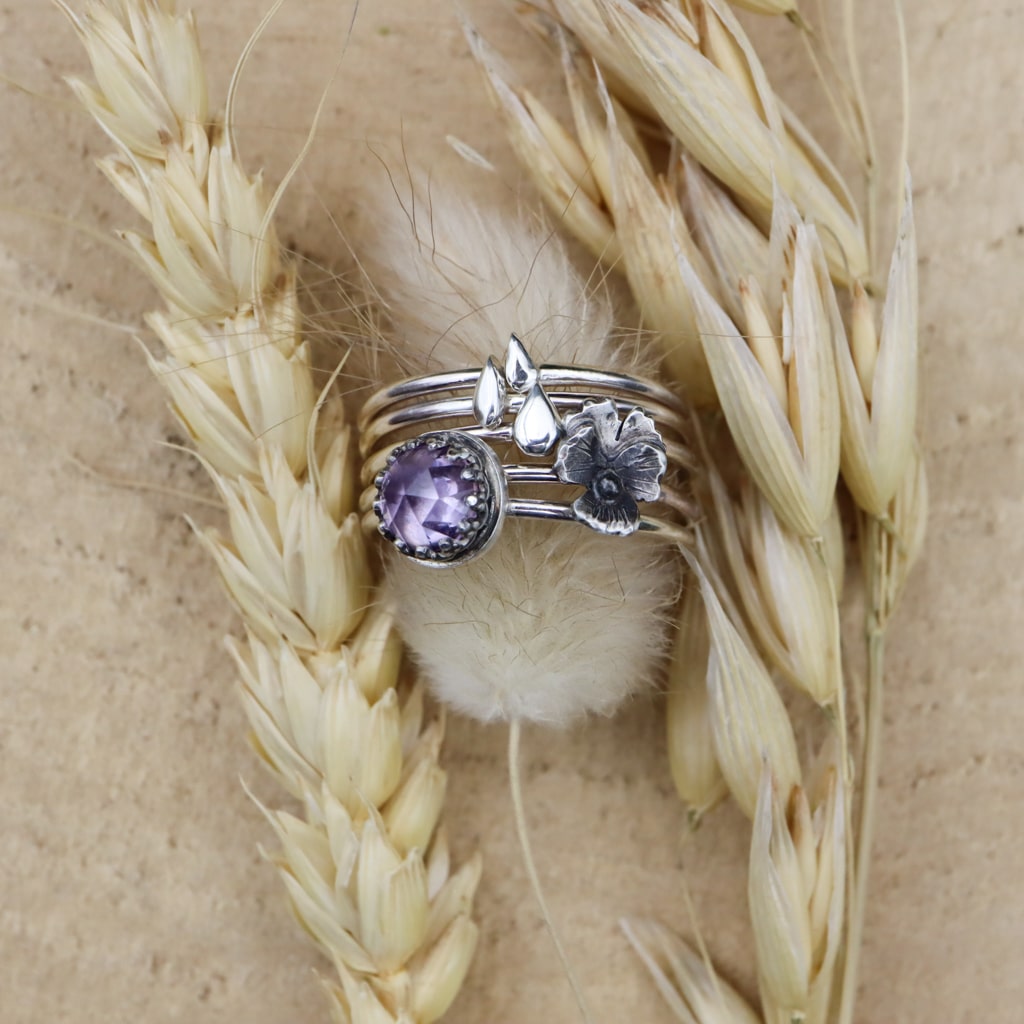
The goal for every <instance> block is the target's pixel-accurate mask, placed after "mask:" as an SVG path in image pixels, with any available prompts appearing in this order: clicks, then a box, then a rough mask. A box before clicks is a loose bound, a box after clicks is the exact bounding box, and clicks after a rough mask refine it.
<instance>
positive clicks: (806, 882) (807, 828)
mask: <svg viewBox="0 0 1024 1024" xmlns="http://www.w3.org/2000/svg"><path fill="white" fill-rule="evenodd" d="M819 788H820V789H821V790H822V792H821V793H820V794H817V796H818V800H817V801H816V803H815V804H813V805H812V804H811V803H810V802H809V801H808V796H807V794H806V793H804V791H803V790H802V789H801V788H800V787H796V788H795V789H792V790H788V791H787V790H785V789H784V788H783V787H781V786H779V785H777V784H776V782H775V780H774V779H773V776H772V772H771V770H770V769H769V768H768V767H767V765H765V768H764V771H763V773H762V777H761V784H760V787H759V790H758V798H757V812H756V814H755V816H754V831H753V837H752V840H751V846H750V872H749V875H748V879H747V895H748V901H749V905H750V918H751V923H752V925H753V930H754V940H755V944H756V947H757V964H758V980H759V984H760V989H761V1002H762V1009H763V1012H764V1017H765V1022H766V1024H792V1022H793V1021H806V1022H807V1024H825V1020H826V1014H827V1011H828V1006H829V996H830V993H831V986H832V974H833V968H834V966H835V961H836V955H837V953H838V951H839V943H840V937H841V930H842V921H843V909H844V900H845V885H846V875H845V856H846V854H845V841H846V837H845V808H844V799H845V797H844V792H843V786H842V781H841V778H840V773H839V771H838V769H837V768H836V767H835V766H834V765H830V766H829V767H828V768H827V769H826V771H825V772H824V778H823V780H822V783H821V785H820V786H819Z"/></svg>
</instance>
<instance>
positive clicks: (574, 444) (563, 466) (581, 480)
mask: <svg viewBox="0 0 1024 1024" xmlns="http://www.w3.org/2000/svg"><path fill="white" fill-rule="evenodd" d="M573 419H575V417H573ZM597 457H598V444H597V434H596V430H595V428H594V425H593V424H592V423H587V424H585V425H584V427H583V429H582V430H580V431H578V432H576V433H574V434H572V435H571V436H569V437H567V438H566V439H565V440H564V441H562V443H561V444H560V445H559V446H558V455H557V457H556V458H555V472H556V473H557V474H558V479H559V480H561V481H562V483H566V484H582V485H583V486H584V487H586V486H587V485H588V484H589V483H590V481H591V480H593V479H594V471H595V469H596V468H597V461H596V460H597Z"/></svg>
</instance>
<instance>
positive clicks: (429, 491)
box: [359, 335, 693, 566]
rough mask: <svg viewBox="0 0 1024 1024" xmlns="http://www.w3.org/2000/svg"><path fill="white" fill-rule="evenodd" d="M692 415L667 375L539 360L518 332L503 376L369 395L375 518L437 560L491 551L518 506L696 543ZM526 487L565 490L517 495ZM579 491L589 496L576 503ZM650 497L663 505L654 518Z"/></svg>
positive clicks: (411, 384)
mask: <svg viewBox="0 0 1024 1024" xmlns="http://www.w3.org/2000/svg"><path fill="white" fill-rule="evenodd" d="M549 388H550V389H552V390H550V391H549V390H548V389H549ZM555 388H557V389H559V390H557V391H555V390H553V389H555ZM567 388H568V389H573V390H568V391H567V390H564V389H567ZM467 392H468V393H467ZM638 399H642V400H643V402H644V404H643V406H640V405H639V404H638V403H637V400H638ZM684 425H685V419H684V412H683V408H682V405H681V403H680V401H679V399H678V398H676V396H675V395H673V394H672V392H670V391H669V390H668V389H666V388H664V387H662V386H661V385H659V384H656V383H653V382H651V381H646V380H642V379H640V378H637V377H630V376H628V375H626V374H617V373H609V372H607V371H603V370H594V369H589V368H586V367H575V366H568V367H566V366H541V367H537V366H535V364H534V363H533V360H532V359H531V358H530V356H529V354H528V353H527V352H526V349H525V348H524V347H523V345H522V342H520V341H519V339H518V338H517V337H516V336H515V335H512V337H511V340H510V342H509V346H508V350H507V352H506V356H505V366H504V373H502V372H501V371H499V369H498V367H497V366H496V365H495V363H494V360H492V359H488V360H487V363H486V365H485V366H484V367H483V368H481V369H477V370H458V371H454V372H449V373H440V374H431V375H428V376H424V377H417V378H411V379H409V380H404V381H401V382H399V383H397V384H394V385H391V386H389V387H387V388H384V389H382V390H381V391H379V392H377V394H375V395H374V396H373V397H372V398H370V399H369V401H368V402H367V403H366V405H365V406H364V407H363V410H362V413H361V416H360V420H359V428H360V452H361V455H362V458H363V471H362V484H363V487H364V490H363V492H362V494H361V496H360V508H361V510H362V511H363V514H364V515H363V522H364V525H365V526H366V527H367V529H372V528H374V527H375V528H376V529H377V530H378V531H379V532H380V533H381V534H383V536H384V537H386V538H387V539H388V540H390V541H391V542H392V543H393V544H394V545H395V547H396V548H398V550H399V551H401V552H402V553H403V554H405V555H408V556H409V557H411V558H414V559H415V560H416V561H418V562H421V563H423V564H427V565H434V566H445V565H454V564H458V563H461V562H464V561H467V560H468V559H470V558H473V557H476V556H477V555H479V554H481V553H483V552H484V551H485V550H486V549H487V548H488V547H489V546H490V544H492V543H493V542H494V540H495V539H496V537H497V535H498V533H499V532H500V528H501V524H502V522H503V521H504V519H505V517H506V516H514V517H522V518H531V519H545V520H554V521H561V522H577V523H581V524H584V525H586V526H588V527H590V528H591V529H593V530H596V531H598V532H600V533H603V534H610V535H621V536H626V535H630V534H633V533H637V532H656V533H660V534H662V535H664V536H666V537H667V538H670V539H672V540H675V541H679V542H685V541H686V539H687V534H686V530H685V523H686V522H687V521H688V520H689V519H691V518H692V516H693V507H692V505H691V504H690V503H689V502H688V501H687V500H686V497H685V496H684V494H683V493H682V491H681V490H680V486H681V483H682V478H683V477H684V476H685V474H686V472H687V471H688V470H689V469H690V468H691V466H692V462H691V457H690V454H689V451H688V449H687V447H686V445H685V427H684ZM416 429H418V430H419V431H420V432H419V433H416V432H415V430H416ZM663 430H664V431H666V432H667V433H668V434H669V438H668V439H667V440H666V439H665V438H664V437H663V436H662V431H663ZM502 455H504V458H502V457H501V456H502ZM510 456H511V457H510ZM514 457H517V458H516V459H515V460H514ZM663 477H664V478H665V482H664V483H663V482H662V478H663ZM520 487H526V488H533V489H537V490H541V491H542V492H546V491H550V490H552V489H557V490H558V491H559V492H560V493H559V494H558V495H557V497H555V496H552V497H550V498H548V497H546V496H541V495H533V494H527V495H519V494H516V495H511V494H510V493H509V489H510V488H517V489H518V488H520ZM581 487H582V488H583V492H582V493H581V494H580V493H579V488H581ZM572 488H575V489H576V491H577V496H576V498H575V500H567V497H568V494H569V493H571V489H572ZM641 503H643V504H651V505H653V506H656V514H654V515H647V514H644V515H641V513H640V509H639V505H640V504H641Z"/></svg>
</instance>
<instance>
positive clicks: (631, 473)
mask: <svg viewBox="0 0 1024 1024" xmlns="http://www.w3.org/2000/svg"><path fill="white" fill-rule="evenodd" d="M565 433H566V436H565V439H564V440H563V441H562V443H561V445H559V448H558V456H557V458H556V459H555V472H556V473H557V474H558V479H559V480H561V481H562V482H563V483H567V484H580V485H581V486H583V487H585V488H586V490H585V491H584V492H583V494H581V495H580V497H578V498H577V499H576V501H574V502H573V506H572V508H573V512H574V513H575V515H576V518H577V519H578V520H579V521H580V522H582V523H586V524H587V525H588V526H590V527H591V528H592V529H595V530H599V531H600V532H601V533H615V534H623V535H625V534H630V533H633V532H635V531H636V529H637V528H638V527H639V525H640V509H639V508H638V506H637V502H638V501H657V500H658V498H659V497H660V495H661V482H660V481H661V477H662V476H663V475H664V473H665V470H666V469H667V467H668V458H667V456H666V454H665V442H664V441H662V439H661V435H660V434H659V433H658V430H657V428H656V427H655V425H654V420H652V419H651V418H650V417H649V416H648V415H646V413H644V411H643V410H642V409H633V410H632V411H631V412H630V413H629V414H628V415H627V416H626V418H625V419H624V420H621V421H620V420H619V414H618V410H617V409H616V407H615V403H614V402H612V401H611V400H607V401H604V402H593V403H589V404H586V405H584V407H583V409H582V410H581V411H580V412H578V413H574V414H573V415H571V416H568V417H566V419H565Z"/></svg>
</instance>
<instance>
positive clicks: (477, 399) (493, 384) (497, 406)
mask: <svg viewBox="0 0 1024 1024" xmlns="http://www.w3.org/2000/svg"><path fill="white" fill-rule="evenodd" d="M473 413H474V414H475V415H476V421H477V423H479V424H480V426H481V427H496V426H498V424H499V423H501V418H502V416H504V414H505V381H504V380H503V379H502V376H501V374H500V373H499V372H498V368H497V366H495V365H494V360H493V359H491V358H490V357H488V359H487V365H486V366H485V367H484V368H483V369H482V370H481V371H480V377H479V378H478V379H477V382H476V389H475V390H474V391H473Z"/></svg>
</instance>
